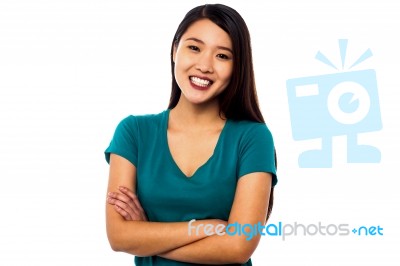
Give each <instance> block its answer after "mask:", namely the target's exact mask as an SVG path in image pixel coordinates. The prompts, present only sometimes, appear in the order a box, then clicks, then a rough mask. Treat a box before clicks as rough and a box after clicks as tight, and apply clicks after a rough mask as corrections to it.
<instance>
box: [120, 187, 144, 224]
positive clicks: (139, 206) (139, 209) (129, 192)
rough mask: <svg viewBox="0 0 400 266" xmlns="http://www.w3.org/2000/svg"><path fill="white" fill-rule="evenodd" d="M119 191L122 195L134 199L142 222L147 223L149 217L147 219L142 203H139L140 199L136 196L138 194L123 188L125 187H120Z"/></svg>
mask: <svg viewBox="0 0 400 266" xmlns="http://www.w3.org/2000/svg"><path fill="white" fill-rule="evenodd" d="M119 190H120V191H121V192H122V193H124V194H125V195H126V196H127V197H129V198H131V199H132V201H133V203H134V204H135V207H136V208H137V210H138V211H139V212H140V215H141V217H142V220H143V221H147V217H146V214H145V211H144V210H143V208H142V205H141V204H140V201H139V199H138V197H137V196H136V194H134V193H133V191H132V190H130V189H129V188H127V187H123V186H120V187H119Z"/></svg>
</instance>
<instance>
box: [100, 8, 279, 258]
mask: <svg viewBox="0 0 400 266" xmlns="http://www.w3.org/2000/svg"><path fill="white" fill-rule="evenodd" d="M171 68H172V92H171V98H170V103H169V106H168V108H167V109H166V110H164V111H162V112H161V113H159V114H152V115H136V116H133V115H131V116H128V117H126V118H125V119H123V120H122V121H121V122H120V123H119V125H118V126H117V129H116V131H115V134H114V137H113V139H112V141H111V143H110V145H109V147H108V148H107V149H106V151H105V155H106V159H107V161H108V162H109V163H110V174H109V185H108V197H107V204H106V214H107V215H106V217H107V234H108V238H109V242H110V245H111V247H112V248H113V249H114V250H116V251H123V252H127V253H130V254H134V255H136V257H135V263H136V265H158V266H159V265H199V264H208V265H209V264H211V265H218V264H233V265H251V264H252V263H251V260H250V256H251V254H252V253H253V252H254V250H255V249H256V247H257V245H258V243H259V240H260V236H259V235H256V236H255V237H252V238H251V239H246V236H245V235H232V234H223V233H221V232H220V231H219V230H221V228H222V227H221V226H220V225H227V224H233V223H238V224H265V221H266V219H268V217H269V214H270V212H271V209H272V196H273V187H274V186H275V184H276V183H277V177H276V165H275V152H274V144H273V138H272V135H271V133H270V131H269V130H268V128H267V126H266V125H265V123H264V120H263V117H262V114H261V112H260V109H259V106H258V102H257V97H256V90H255V82H254V74H253V64H252V57H251V46H250V36H249V32H248V30H247V27H246V24H245V22H244V21H243V19H242V17H241V16H240V15H239V13H237V12H236V11H235V10H233V9H232V8H230V7H227V6H224V5H220V4H216V5H204V6H199V7H196V8H194V9H192V10H191V11H189V12H188V13H187V15H186V16H185V18H184V19H183V21H182V22H181V24H180V25H179V27H178V29H177V32H176V34H175V36H174V38H173V42H172V47H171ZM194 220H196V221H194ZM189 223H190V227H196V226H205V227H207V228H216V230H214V231H212V232H209V231H207V232H206V233H204V232H201V230H200V231H199V232H200V233H198V234H189V233H188V228H189ZM208 225H209V226H208ZM218 228H219V229H218Z"/></svg>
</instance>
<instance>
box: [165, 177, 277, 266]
mask: <svg viewBox="0 0 400 266" xmlns="http://www.w3.org/2000/svg"><path fill="white" fill-rule="evenodd" d="M271 181H272V176H271V174H269V173H261V172H259V173H251V174H247V175H245V176H243V177H241V178H240V180H239V181H238V185H237V188H236V194H235V199H234V202H233V205H232V210H231V213H230V216H229V220H228V224H234V223H236V222H237V223H238V224H240V225H242V226H243V225H245V224H250V225H252V226H253V227H254V225H257V224H260V225H264V224H265V217H266V212H267V207H268V201H269V195H270V191H271V183H272V182H271ZM253 230H254V229H253ZM257 231H258V230H257ZM246 238H248V239H249V238H250V237H248V236H246V235H243V234H242V235H241V236H239V235H237V234H236V235H232V236H230V235H228V234H225V235H223V236H218V235H213V236H210V237H207V238H204V239H202V240H200V241H197V242H194V243H191V244H188V245H185V246H183V247H180V248H177V249H175V250H172V251H169V252H166V253H163V254H159V256H161V257H164V258H168V259H172V260H177V261H183V262H189V263H202V264H227V263H245V262H247V261H248V260H249V258H250V256H251V255H252V254H253V252H254V250H255V249H256V247H257V245H258V243H259V241H260V234H259V233H257V234H256V235H254V236H253V237H252V238H251V239H249V240H246Z"/></svg>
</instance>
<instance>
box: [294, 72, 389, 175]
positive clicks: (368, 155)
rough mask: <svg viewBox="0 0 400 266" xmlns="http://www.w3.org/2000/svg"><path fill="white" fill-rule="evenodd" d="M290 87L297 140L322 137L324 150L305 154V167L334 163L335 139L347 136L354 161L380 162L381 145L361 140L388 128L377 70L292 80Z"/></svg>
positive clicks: (301, 157)
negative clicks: (384, 126)
mask: <svg viewBox="0 0 400 266" xmlns="http://www.w3.org/2000/svg"><path fill="white" fill-rule="evenodd" d="M286 87H287V93H288V101H289V112H290V119H291V126H292V135H293V139H294V140H311V139H321V149H320V150H309V151H305V152H303V153H302V154H300V155H299V166H300V167H304V168H324V167H332V138H333V137H335V136H343V135H344V136H347V162H348V163H377V162H380V158H381V155H380V151H379V150H378V149H377V148H375V147H373V146H370V145H360V144H359V143H358V141H357V139H358V137H357V135H358V134H360V133H366V132H373V131H377V130H380V129H381V128H382V122H381V113H380V106H379V99H378V89H377V82H376V74H375V70H373V69H368V70H359V71H351V72H341V73H334V74H327V75H320V76H310V77H301V78H295V79H289V80H287V83H286Z"/></svg>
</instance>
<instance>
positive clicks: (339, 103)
mask: <svg viewBox="0 0 400 266" xmlns="http://www.w3.org/2000/svg"><path fill="white" fill-rule="evenodd" d="M327 105H328V110H329V114H330V115H331V116H332V118H333V119H335V120H336V121H337V122H339V123H341V124H347V125H351V124H356V123H358V122H361V121H362V120H363V119H364V118H365V117H366V116H367V115H368V112H369V110H370V107H371V101H370V97H369V94H368V92H367V91H366V89H365V88H364V87H363V86H361V85H360V84H359V83H356V82H352V81H346V82H341V83H339V84H337V85H336V86H335V87H334V88H332V90H331V91H330V93H329V95H328V100H327Z"/></svg>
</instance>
